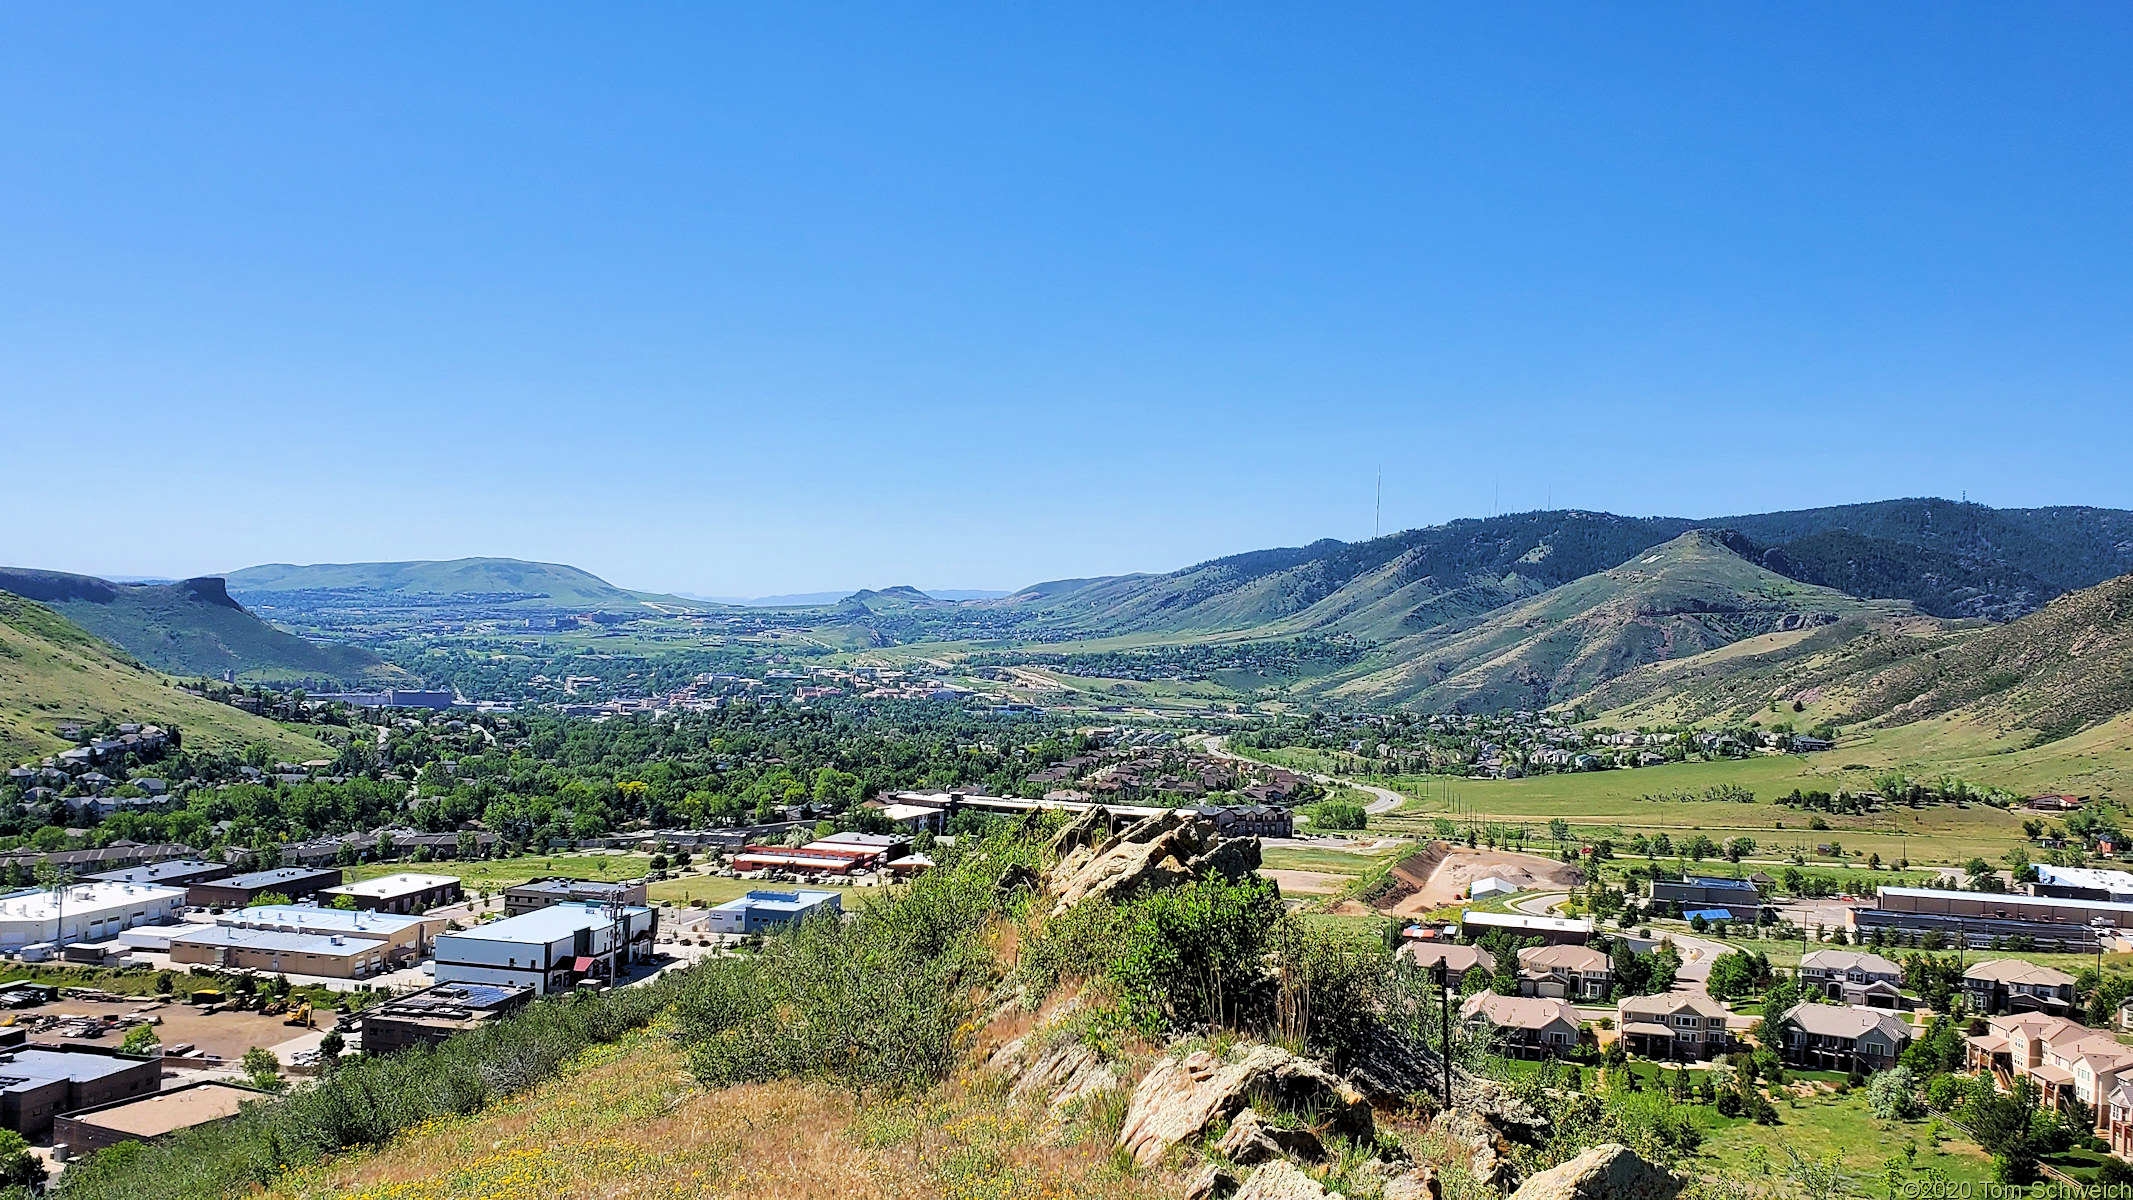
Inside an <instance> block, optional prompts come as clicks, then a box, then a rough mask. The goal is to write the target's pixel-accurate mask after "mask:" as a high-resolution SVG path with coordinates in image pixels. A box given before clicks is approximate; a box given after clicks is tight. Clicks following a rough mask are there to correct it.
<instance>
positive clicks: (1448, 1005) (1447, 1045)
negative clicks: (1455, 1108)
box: [1429, 957, 1452, 1112]
mask: <svg viewBox="0 0 2133 1200" xmlns="http://www.w3.org/2000/svg"><path fill="white" fill-rule="evenodd" d="M1429 983H1430V986H1431V987H1433V988H1435V989H1437V999H1438V1002H1439V1004H1440V1005H1441V1006H1442V1007H1441V1012H1440V1016H1441V1019H1442V1021H1443V1029H1444V1040H1443V1041H1442V1042H1440V1043H1439V1046H1440V1055H1441V1057H1442V1058H1443V1059H1444V1111H1445V1112H1450V1111H1452V988H1451V981H1450V973H1449V972H1448V971H1446V970H1445V966H1444V959H1443V958H1441V957H1440V958H1439V959H1437V961H1436V962H1433V963H1431V964H1430V966H1429Z"/></svg>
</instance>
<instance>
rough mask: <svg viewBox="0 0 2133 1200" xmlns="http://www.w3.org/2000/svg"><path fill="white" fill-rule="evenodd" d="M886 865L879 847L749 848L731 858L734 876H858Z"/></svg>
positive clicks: (847, 844) (886, 856)
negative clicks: (757, 873) (770, 873)
mask: <svg viewBox="0 0 2133 1200" xmlns="http://www.w3.org/2000/svg"><path fill="white" fill-rule="evenodd" d="M888 863H889V852H888V850H887V849H886V848H884V847H881V846H868V845H854V844H852V843H850V842H832V841H820V842H809V843H808V844H806V845H805V846H749V847H747V848H746V849H744V850H742V851H741V852H740V853H739V854H736V855H734V856H733V869H734V870H735V871H736V872H743V873H745V872H748V871H791V872H794V873H796V874H810V875H859V874H864V873H865V872H868V871H875V870H879V869H881V868H882V867H885V866H887V865H888Z"/></svg>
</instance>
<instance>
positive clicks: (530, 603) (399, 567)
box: [224, 558, 711, 611]
mask: <svg viewBox="0 0 2133 1200" xmlns="http://www.w3.org/2000/svg"><path fill="white" fill-rule="evenodd" d="M224 578H225V579H227V580H228V582H229V588H230V591H232V592H233V593H235V594H236V595H238V596H239V597H246V596H258V597H262V598H265V597H268V596H272V595H275V594H285V593H291V592H378V593H387V594H394V595H401V596H478V597H485V598H488V599H490V600H492V601H494V602H495V603H496V604H498V605H499V606H503V607H510V606H517V607H524V608H561V609H597V610H605V611H644V610H645V608H646V606H647V605H651V606H659V607H668V608H680V609H691V608H705V607H711V606H710V605H707V604H705V603H704V602H702V601H695V600H686V599H683V598H682V597H680V596H668V595H663V594H660V593H656V592H635V591H630V590H628V589H626V588H619V587H616V586H615V585H614V584H611V583H609V582H608V581H606V580H605V579H602V578H600V577H599V576H598V575H595V574H593V573H592V572H590V571H586V570H582V569H580V568H578V567H572V566H567V565H563V564H560V563H540V562H527V561H525V560H523V559H516V558H454V559H417V560H411V561H407V562H374V563H313V564H309V565H305V566H298V565H295V564H292V563H266V564H263V565H260V566H256V567H245V568H244V569H242V570H238V571H231V572H230V573H229V574H228V575H226V576H225V577H224Z"/></svg>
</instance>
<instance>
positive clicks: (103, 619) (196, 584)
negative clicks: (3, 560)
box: [0, 568, 409, 684]
mask: <svg viewBox="0 0 2133 1200" xmlns="http://www.w3.org/2000/svg"><path fill="white" fill-rule="evenodd" d="M0 591H7V592H12V593H14V594H15V595H18V596H22V597H24V598H26V599H30V600H35V601H37V602H39V603H41V604H45V605H47V606H49V607H51V608H52V609H53V610H54V611H56V612H58V613H59V614H60V615H61V616H64V617H65V618H66V619H67V620H69V621H72V622H73V623H74V624H76V625H79V626H81V627H82V628H83V629H85V630H87V631H88V632H90V633H92V634H94V635H95V636H97V637H99V638H102V639H103V640H105V641H107V642H109V643H111V644H112V645H114V646H118V647H120V648H121V649H123V650H125V651H126V652H127V653H128V654H131V655H132V656H133V657H135V658H137V659H140V660H141V661H142V662H144V663H147V664H148V665H149V666H152V667H155V668H156V669H157V670H161V671H168V672H170V673H172V674H175V675H204V676H211V677H216V678H220V677H221V675H222V673H223V672H224V671H235V672H236V673H237V674H238V675H239V676H240V677H241V678H244V679H247V680H260V681H275V680H293V679H317V680H330V681H338V682H343V683H349V684H357V683H395V682H397V683H405V682H407V681H408V679H409V677H408V675H407V673H406V672H404V671H402V670H400V669H399V668H398V667H394V666H390V665H388V664H387V663H386V662H385V660H383V659H381V658H379V657H378V656H377V655H375V654H373V653H371V652H370V651H368V650H363V649H359V648H356V647H353V646H331V645H322V644H320V643H317V642H310V641H306V640H304V639H303V638H300V637H297V636H296V635H295V634H293V633H289V632H287V631H285V630H281V629H277V628H275V627H274V626H272V625H269V624H268V623H266V622H265V621H262V620H260V619H259V618H258V617H256V616H253V615H252V614H251V613H249V612H247V611H245V609H244V607H243V606H242V605H240V604H238V603H237V602H236V601H235V600H232V599H231V598H230V596H229V593H228V592H227V591H225V590H224V588H223V582H222V580H220V579H213V578H204V579H187V580H184V581H182V582H179V583H170V584H120V583H109V582H106V581H105V580H102V579H96V578H93V577H91V576H87V575H68V574H64V573H61V572H58V571H31V570H23V569H19V568H4V569H0Z"/></svg>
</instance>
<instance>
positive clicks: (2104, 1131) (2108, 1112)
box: [2096, 1079, 2133, 1159]
mask: <svg viewBox="0 0 2133 1200" xmlns="http://www.w3.org/2000/svg"><path fill="white" fill-rule="evenodd" d="M2096 1124H2097V1125H2098V1126H2100V1127H2101V1128H2100V1129H2099V1131H2098V1135H2097V1136H2099V1137H2101V1138H2103V1139H2104V1140H2105V1141H2107V1142H2109V1143H2110V1144H2111V1153H2112V1154H2114V1155H2116V1156H2117V1157H2119V1158H2126V1159H2133V1082H2128V1081H2126V1080H2123V1079H2121V1080H2119V1082H2118V1084H2117V1086H2115V1087H2113V1088H2112V1089H2111V1091H2110V1093H2109V1095H2107V1096H2106V1097H2105V1098H2104V1103H2103V1104H2102V1105H2100V1106H2098V1108H2097V1109H2096Z"/></svg>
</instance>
